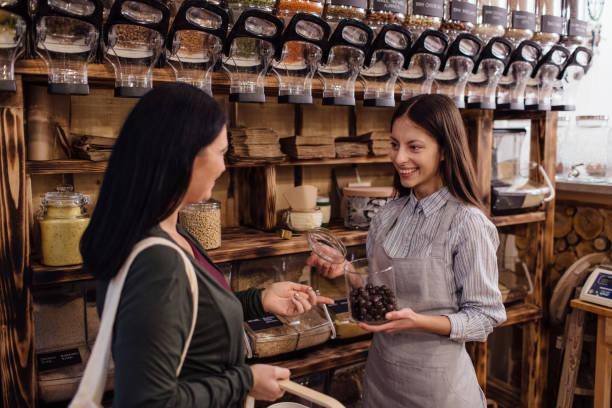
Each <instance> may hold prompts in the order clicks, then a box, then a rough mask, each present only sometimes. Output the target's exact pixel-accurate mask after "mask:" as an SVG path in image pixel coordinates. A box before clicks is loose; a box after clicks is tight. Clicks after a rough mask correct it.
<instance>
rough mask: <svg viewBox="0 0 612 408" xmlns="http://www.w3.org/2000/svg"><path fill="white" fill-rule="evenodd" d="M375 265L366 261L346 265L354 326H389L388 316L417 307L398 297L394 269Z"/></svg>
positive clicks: (355, 261) (349, 300)
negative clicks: (359, 323)
mask: <svg viewBox="0 0 612 408" xmlns="http://www.w3.org/2000/svg"><path fill="white" fill-rule="evenodd" d="M374 261H375V260H372V262H369V260H368V259H367V258H364V259H357V260H354V261H352V262H347V263H346V265H345V271H344V277H345V281H346V291H347V298H348V303H349V309H350V311H351V320H352V321H354V322H364V323H367V324H382V323H385V322H387V319H386V317H385V316H386V314H387V313H389V312H392V311H394V310H399V309H400V308H402V307H410V306H412V307H414V305H410V304H409V303H408V302H409V300H408V299H398V298H397V297H396V288H395V273H394V270H393V267H392V266H389V267H386V268H384V267H381V266H379V265H378V264H377V263H376V262H374ZM400 302H402V304H400Z"/></svg>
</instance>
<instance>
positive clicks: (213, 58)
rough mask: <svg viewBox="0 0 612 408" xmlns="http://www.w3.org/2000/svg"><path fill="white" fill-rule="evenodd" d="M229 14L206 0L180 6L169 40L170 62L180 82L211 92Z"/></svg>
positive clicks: (225, 34)
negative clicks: (213, 73) (213, 75)
mask: <svg viewBox="0 0 612 408" xmlns="http://www.w3.org/2000/svg"><path fill="white" fill-rule="evenodd" d="M228 20H229V16H228V14H227V12H226V11H225V10H223V9H222V8H221V7H219V6H216V5H214V4H211V3H208V2H206V1H204V0H187V1H185V2H184V3H183V4H182V5H181V8H180V9H179V11H178V13H177V15H176V17H175V19H174V22H173V23H172V27H171V28H170V33H169V34H168V40H167V41H166V56H167V61H168V65H170V67H171V68H172V70H173V71H174V75H175V77H176V81H177V82H185V83H188V84H191V85H194V86H197V87H198V88H200V89H202V90H204V91H205V92H206V93H208V94H209V95H212V86H211V82H212V78H211V77H212V72H213V70H214V68H215V66H216V65H217V62H218V61H220V60H221V56H222V53H223V41H224V40H225V37H226V36H227V26H228Z"/></svg>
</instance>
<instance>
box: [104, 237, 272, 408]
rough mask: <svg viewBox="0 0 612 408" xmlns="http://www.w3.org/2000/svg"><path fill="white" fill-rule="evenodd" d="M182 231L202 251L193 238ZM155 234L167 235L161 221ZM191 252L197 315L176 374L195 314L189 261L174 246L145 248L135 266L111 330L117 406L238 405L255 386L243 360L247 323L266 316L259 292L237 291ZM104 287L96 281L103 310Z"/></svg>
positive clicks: (105, 285)
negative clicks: (186, 264)
mask: <svg viewBox="0 0 612 408" xmlns="http://www.w3.org/2000/svg"><path fill="white" fill-rule="evenodd" d="M179 232H181V234H182V235H184V236H185V238H187V239H189V240H190V241H191V242H193V243H194V244H195V245H196V246H197V247H198V248H199V249H200V251H202V253H204V254H205V251H204V249H203V248H202V247H201V246H200V245H199V244H198V243H197V241H196V240H195V239H194V238H193V237H191V236H190V235H189V234H188V233H186V232H185V231H184V230H182V229H180V228H179ZM150 236H156V237H162V238H167V239H170V237H169V236H168V235H167V234H166V233H165V232H164V231H162V230H161V228H159V227H156V228H154V229H152V230H151V232H150ZM189 258H190V260H191V262H192V264H193V266H194V268H195V271H196V274H197V277H198V288H199V303H198V316H197V320H196V327H195V332H194V334H193V338H192V340H191V344H190V346H189V351H188V353H187V357H186V359H185V363H184V365H183V369H182V371H181V374H180V377H179V378H178V379H177V378H176V375H175V373H176V368H177V367H178V364H179V359H180V355H181V352H182V350H183V347H184V344H185V340H186V338H187V336H188V333H189V328H190V326H191V317H192V307H191V300H190V299H191V294H190V290H189V283H188V281H187V276H186V273H185V267H184V264H183V262H182V260H181V258H180V255H179V254H178V253H177V252H176V251H175V250H174V249H172V248H168V247H165V246H160V245H158V246H153V247H151V248H148V249H146V250H144V251H143V252H142V253H140V255H138V257H136V259H135V261H134V263H133V264H132V266H131V268H130V270H129V272H128V275H127V278H126V280H125V285H124V287H123V292H122V294H121V301H120V303H119V309H118V311H117V317H116V320H115V327H114V333H113V342H112V353H113V359H114V363H115V384H114V385H115V387H114V388H115V395H114V401H113V406H115V407H198V408H208V407H210V408H213V407H219V408H227V407H240V406H241V405H242V403H243V401H244V399H245V397H246V395H247V394H248V392H249V391H250V389H251V387H252V384H253V377H252V373H251V369H250V368H249V367H248V365H246V364H245V362H244V355H245V352H244V343H243V328H242V323H243V321H244V320H245V319H251V318H257V317H261V316H263V314H264V311H263V308H262V305H261V292H260V291H259V290H257V289H250V290H247V291H244V292H238V293H236V294H233V293H231V292H229V291H227V290H226V289H224V288H223V287H221V285H220V284H219V283H218V282H217V281H216V280H215V279H214V278H213V277H211V276H209V275H208V273H207V272H206V271H204V270H202V269H201V267H200V265H199V264H198V263H197V262H196V261H195V259H193V257H191V256H190V255H189ZM211 263H212V262H211ZM107 287H108V282H99V283H98V297H97V299H98V310H102V307H103V301H104V298H105V295H106V289H107Z"/></svg>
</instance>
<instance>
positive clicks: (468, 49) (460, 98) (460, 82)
mask: <svg viewBox="0 0 612 408" xmlns="http://www.w3.org/2000/svg"><path fill="white" fill-rule="evenodd" d="M481 49H482V41H480V39H479V38H478V37H476V36H475V35H473V34H468V33H461V34H459V35H457V36H456V38H455V40H454V41H453V43H452V44H451V46H450V47H449V50H448V52H447V53H446V55H445V56H444V60H443V61H442V65H441V66H440V72H439V73H438V75H437V77H436V82H437V84H438V93H441V94H444V95H447V96H448V97H449V98H451V99H452V100H453V101H454V102H455V104H456V105H457V107H458V108H465V87H466V85H467V81H468V79H469V77H470V74H471V72H472V70H473V69H474V64H475V62H476V58H478V55H479V54H480V50H481Z"/></svg>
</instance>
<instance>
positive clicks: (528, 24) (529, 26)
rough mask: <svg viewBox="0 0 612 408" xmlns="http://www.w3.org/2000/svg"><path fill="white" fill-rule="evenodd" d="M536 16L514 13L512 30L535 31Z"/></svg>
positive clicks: (523, 12) (524, 12)
mask: <svg viewBox="0 0 612 408" xmlns="http://www.w3.org/2000/svg"><path fill="white" fill-rule="evenodd" d="M535 26H536V15H535V14H534V13H530V12H528V11H515V12H513V13H512V28H515V29H517V30H531V31H535Z"/></svg>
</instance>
